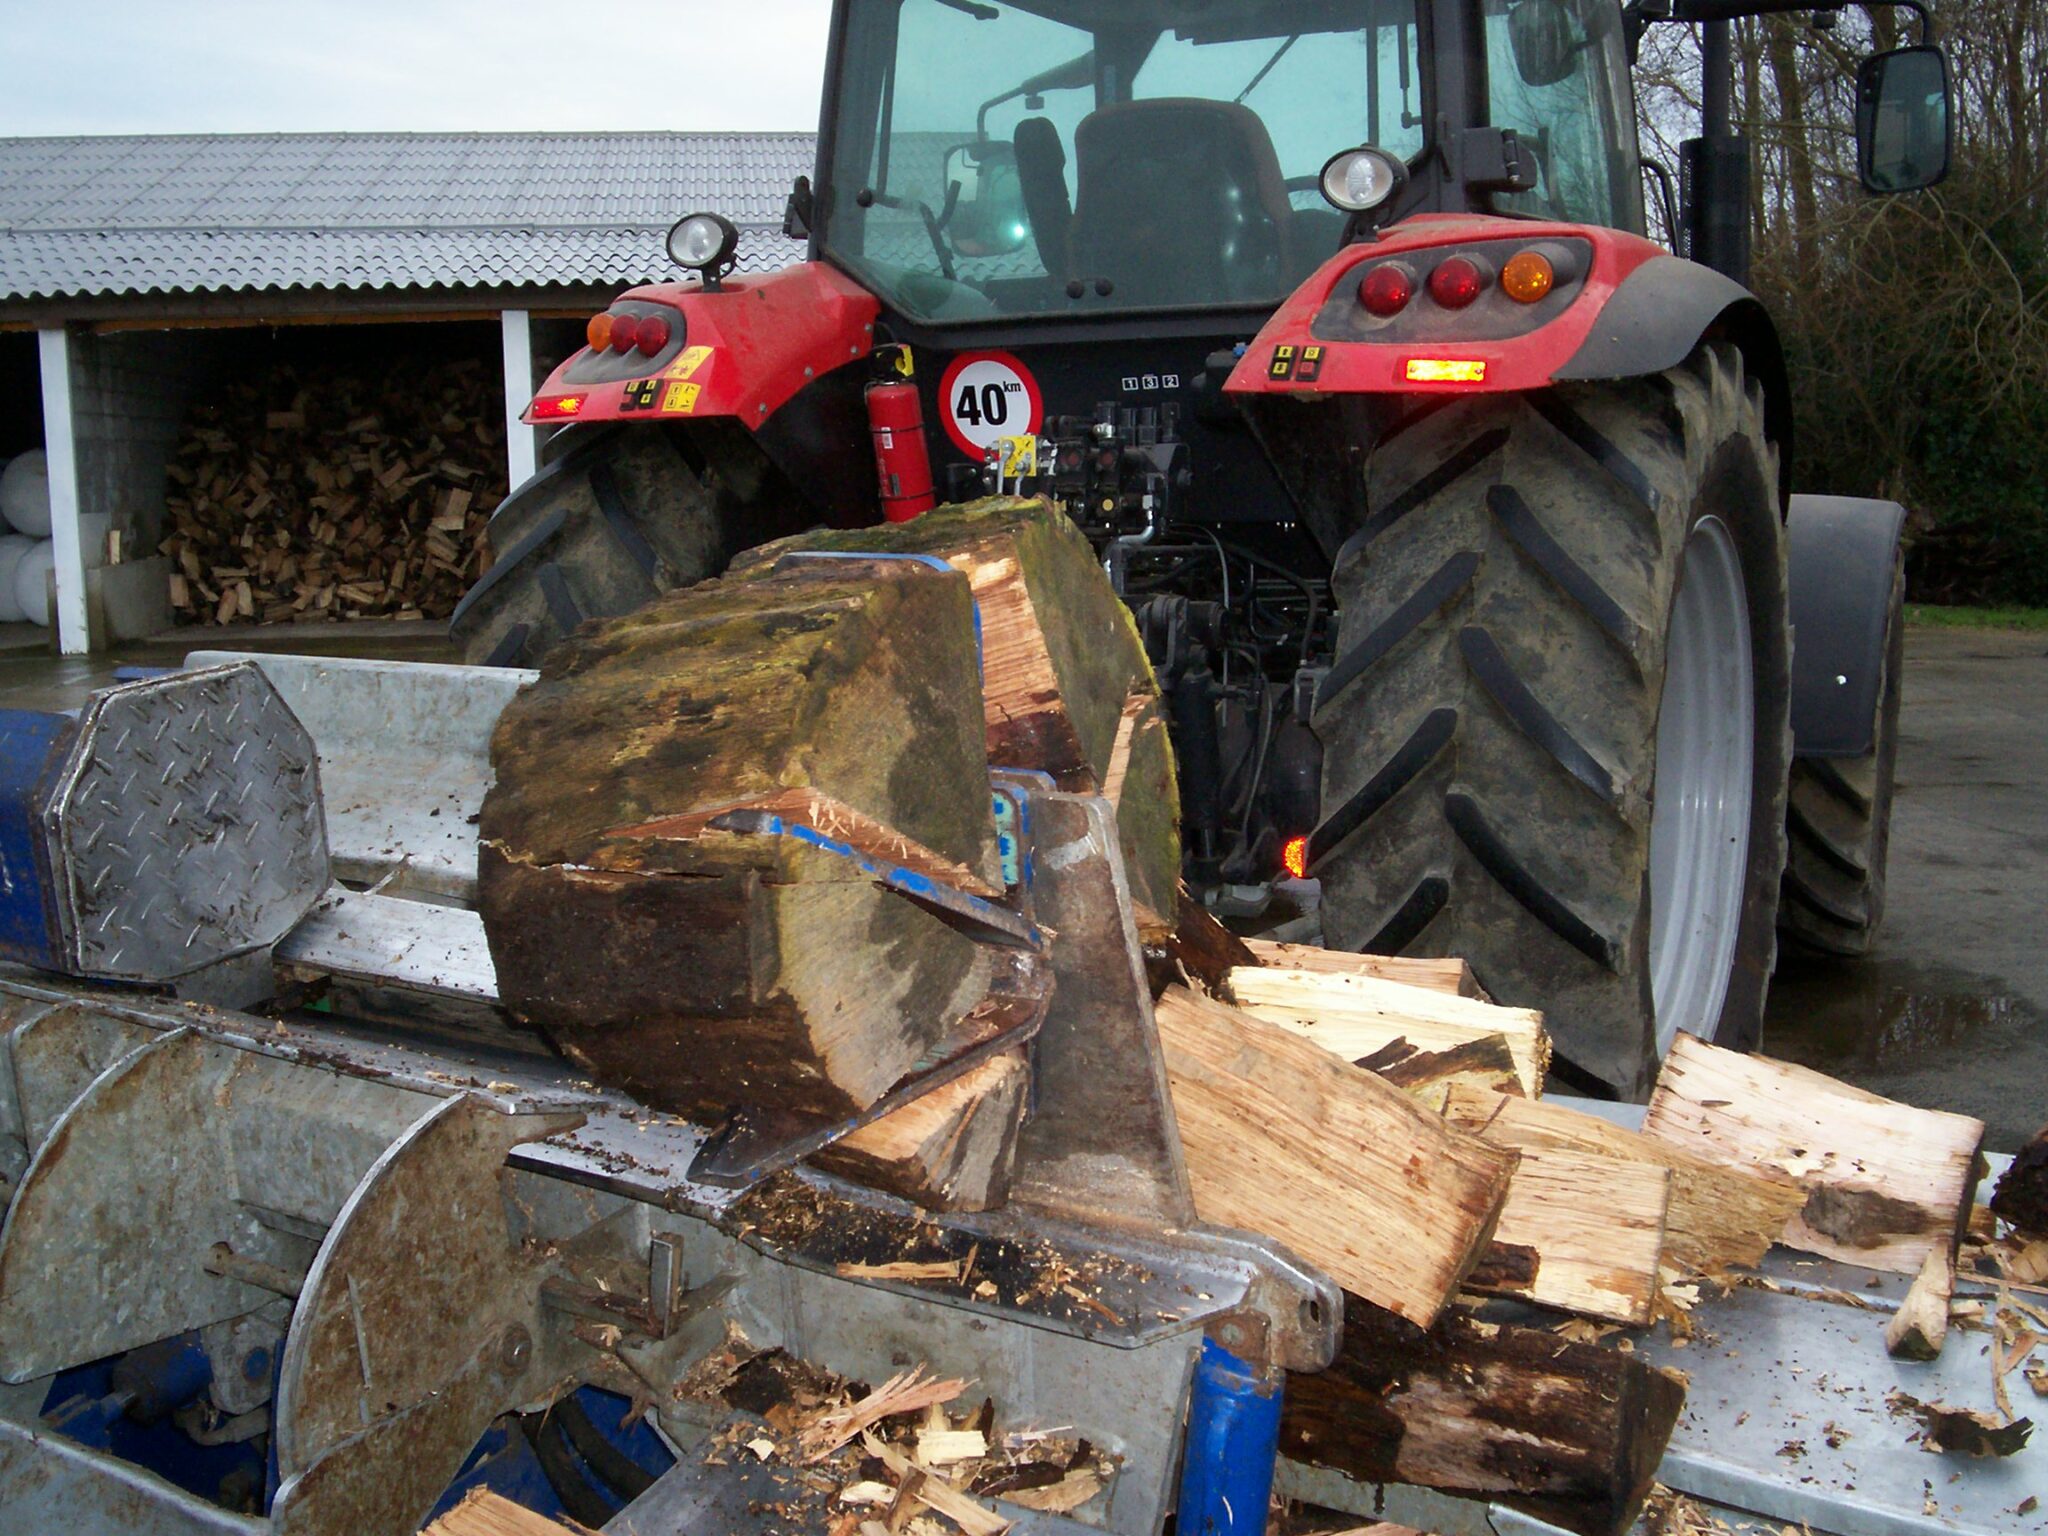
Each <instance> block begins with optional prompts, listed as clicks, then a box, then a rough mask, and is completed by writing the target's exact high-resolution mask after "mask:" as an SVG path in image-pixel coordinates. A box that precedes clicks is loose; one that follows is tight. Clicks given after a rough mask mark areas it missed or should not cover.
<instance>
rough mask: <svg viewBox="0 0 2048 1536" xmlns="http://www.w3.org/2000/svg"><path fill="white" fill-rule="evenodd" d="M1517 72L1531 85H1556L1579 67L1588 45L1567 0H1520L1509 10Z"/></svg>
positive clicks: (1512, 47) (1510, 32) (1510, 41)
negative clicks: (1579, 58) (1579, 56)
mask: <svg viewBox="0 0 2048 1536" xmlns="http://www.w3.org/2000/svg"><path fill="white" fill-rule="evenodd" d="M1508 46H1509V48H1511V49H1512V50H1513V51H1514V55H1515V73H1517V74H1518V75H1520V76H1521V77H1522V79H1523V80H1524V81H1525V82H1526V83H1528V84H1530V85H1555V84H1557V82H1558V81H1560V80H1562V79H1564V78H1565V77H1566V76H1567V75H1569V74H1570V73H1571V72H1572V71H1573V70H1574V69H1575V68H1577V67H1578V65H1577V61H1578V55H1579V50H1580V49H1581V48H1583V47H1584V46H1585V38H1584V37H1583V36H1582V35H1581V33H1580V29H1579V24H1578V22H1577V21H1576V20H1574V19H1573V16H1572V10H1571V7H1570V6H1569V5H1567V4H1566V3H1565V0H1521V3H1520V4H1518V5H1517V6H1516V7H1515V8H1514V9H1513V10H1511V11H1509V12H1508Z"/></svg>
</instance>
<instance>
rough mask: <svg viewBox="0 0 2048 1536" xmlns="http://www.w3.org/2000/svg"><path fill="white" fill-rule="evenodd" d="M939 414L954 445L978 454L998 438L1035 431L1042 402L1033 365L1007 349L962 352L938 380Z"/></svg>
mask: <svg viewBox="0 0 2048 1536" xmlns="http://www.w3.org/2000/svg"><path fill="white" fill-rule="evenodd" d="M939 420H940V421H942V422H944V423H945V427H946V436H948V437H950V438H952V439H953V445H954V446H955V447H956V448H958V449H959V450H960V451H961V452H962V453H964V454H966V455H968V457H970V458H974V459H979V458H980V457H981V456H982V455H983V454H985V453H986V452H987V451H988V450H989V449H990V448H991V447H993V446H994V445H995V441H996V439H997V438H1001V437H1024V436H1028V435H1030V434H1032V433H1035V432H1037V431H1038V429H1039V427H1040V426H1041V425H1042V424H1043V423H1044V420H1045V402H1044V400H1043V399H1042V398H1041V397H1040V396H1039V393H1038V380H1036V379H1034V378H1033V377H1031V370H1030V369H1028V368H1026V367H1025V366H1024V365H1023V364H1022V363H1020V362H1018V361H1017V359H1016V358H1014V357H1012V356H1011V355H1010V354H1009V353H1007V352H965V353H962V354H961V355H960V356H959V357H956V358H954V359H953V361H952V363H951V364H950V365H949V366H948V367H947V369H946V374H945V377H944V378H942V379H941V380H940V381H939Z"/></svg>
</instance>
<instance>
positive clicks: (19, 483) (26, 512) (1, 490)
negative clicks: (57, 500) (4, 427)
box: [0, 448, 50, 539]
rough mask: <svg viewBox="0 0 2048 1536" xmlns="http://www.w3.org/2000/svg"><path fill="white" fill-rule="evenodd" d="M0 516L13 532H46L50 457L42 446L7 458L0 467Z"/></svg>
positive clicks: (38, 534)
mask: <svg viewBox="0 0 2048 1536" xmlns="http://www.w3.org/2000/svg"><path fill="white" fill-rule="evenodd" d="M0 517H5V518H6V519H7V525H8V526H9V527H10V528H12V529H13V530H14V531H15V532H16V533H25V534H27V535H28V536H29V537H30V538H32V539H47V538H48V537H49V536H50V461H49V457H48V455H46V454H45V453H44V452H43V450H42V449H40V448H33V449H30V450H29V451H28V452H27V453H24V454H21V455H20V456H19V457H17V458H13V459H9V460H8V461H7V468H6V469H4V470H0Z"/></svg>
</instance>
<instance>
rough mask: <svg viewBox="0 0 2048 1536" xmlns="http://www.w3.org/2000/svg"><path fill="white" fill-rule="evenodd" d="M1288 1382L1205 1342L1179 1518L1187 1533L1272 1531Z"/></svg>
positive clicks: (1212, 1535)
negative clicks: (1269, 1510)
mask: <svg viewBox="0 0 2048 1536" xmlns="http://www.w3.org/2000/svg"><path fill="white" fill-rule="evenodd" d="M1285 1379H1286V1378H1285V1376H1284V1374H1283V1373H1282V1372H1280V1371H1278V1370H1270V1371H1266V1372H1260V1371H1259V1370H1257V1369H1256V1368H1255V1367H1253V1366H1252V1365H1250V1364H1249V1363H1248V1362H1246V1361H1243V1360H1240V1359H1239V1358H1238V1357H1237V1356H1236V1355H1233V1354H1232V1353H1231V1352H1230V1351H1229V1350H1227V1349H1225V1348H1224V1347H1223V1346H1222V1345H1220V1344H1218V1343H1217V1342H1216V1341H1215V1340H1213V1339H1204V1340H1203V1341H1202V1356H1201V1359H1200V1360H1198V1361H1197V1362H1196V1364H1195V1386H1194V1391H1193V1392H1192V1393H1191V1394H1189V1397H1188V1436H1187V1450H1186V1452H1185V1454H1184V1455H1183V1456H1182V1458H1181V1468H1180V1506H1179V1514H1178V1515H1177V1516H1176V1518H1175V1529H1176V1530H1178V1531H1180V1532H1182V1533H1183V1536H1233V1533H1244V1536H1261V1533H1263V1532H1264V1531H1265V1529H1266V1504H1267V1501H1268V1500H1269V1499H1270V1498H1271V1497H1272V1494H1273V1460H1274V1458H1275V1457H1276V1456H1277V1455H1278V1454H1279V1451H1280V1404H1281V1399H1282V1386H1283V1383H1284V1381H1285Z"/></svg>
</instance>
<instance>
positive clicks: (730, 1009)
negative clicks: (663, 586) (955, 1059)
mask: <svg viewBox="0 0 2048 1536" xmlns="http://www.w3.org/2000/svg"><path fill="white" fill-rule="evenodd" d="M492 764H493V767H494V769H495V771H496V782H495V784H494V786H493V787H492V789H491V791H490V793H489V794H488V795H487V796H486V797H485V800H484V806H483V812H482V817H481V823H480V826H479V833H480V836H481V852H480V860H479V872H478V906H479V908H480V910H481V912H482V915H483V920H484V928H485V932H486V934H487V936H488V937H489V939H490V945H491V953H492V958H493V959H494V961H495V962H496V965H497V972H498V983H499V990H500V995H501V996H502V998H503V999H504V1001H505V1004H506V1006H507V1007H508V1008H510V1009H511V1010H512V1011H513V1012H514V1013H515V1014H517V1015H518V1016H519V1017H521V1018H524V1019H527V1020H530V1021H531V1022H534V1023H536V1024H539V1025H541V1026H542V1027H543V1028H545V1029H546V1030H547V1031H548V1032H549V1034H550V1035H551V1036H552V1037H553V1038H554V1040H555V1041H556V1043H557V1044H558V1045H559V1046H560V1047H561V1048H562V1049H563V1050H564V1052H566V1053H567V1054H568V1055H570V1056H571V1057H572V1059H575V1060H577V1061H579V1062H582V1063H584V1064H585V1065H586V1066H587V1067H588V1068H589V1070H590V1071H591V1072H592V1073H593V1075H595V1076H597V1077H598V1078H599V1079H601V1080H603V1081H605V1082H608V1083H611V1084H614V1085H616V1086H619V1087H622V1088H626V1089H628V1090H630V1091H632V1092H634V1093H636V1094H638V1095H639V1096H641V1097H642V1098H644V1099H646V1100H647V1101H648V1102H650V1103H653V1104H656V1105H659V1106H661V1107H664V1108H668V1109H672V1110H675V1111H678V1112H680V1113H683V1114H688V1115H692V1116H696V1117H699V1118H720V1117H722V1116H723V1115H724V1114H725V1113H726V1112H727V1111H729V1110H731V1109H733V1108H735V1107H739V1106H747V1107H751V1108H755V1109H760V1110H771V1111H781V1112H785V1113H788V1114H794V1115H798V1116H801V1117H805V1118H812V1119H820V1120H831V1119H838V1118H842V1117H843V1116H844V1115H846V1114H847V1113H850V1112H852V1111H854V1110H858V1109H863V1108H865V1107H866V1106H868V1105H869V1104H872V1103H873V1102H874V1101H875V1100H876V1099H878V1098H880V1097H881V1096H882V1095H883V1094H884V1093H885V1092H887V1091H888V1090H889V1089H890V1088H891V1087H893V1086H894V1085H895V1084H896V1083H897V1082H898V1081H899V1080H901V1079H902V1078H903V1077H904V1076H905V1075H906V1074H907V1073H908V1072H909V1071H910V1070H911V1069H912V1068H913V1067H914V1065H915V1064H916V1063H917V1062H918V1061H919V1060H920V1058H921V1057H923V1056H924V1055H925V1054H926V1053H927V1052H928V1051H929V1050H930V1049H932V1048H933V1047H934V1046H935V1045H936V1044H937V1043H939V1042H940V1041H941V1040H943V1039H945V1038H947V1037H948V1036H949V1033H950V1031H951V1030H952V1029H953V1028H954V1027H955V1025H956V1024H957V1022H958V1020H959V1019H960V1018H961V1016H962V1015H963V1014H964V1013H966V1012H967V1011H968V1010H969V1009H971V1008H973V1007H974V1006H975V1005H976V1004H977V1003H978V1002H979V1001H980V999H981V997H982V995H983V993H984V992H985V990H986V987H987V980H988V963H987V958H986V955H985V953H984V951H983V950H982V948H981V947H980V946H979V945H977V944H975V943H973V942H972V941H970V940H969V939H967V938H965V937H963V936H962V935H961V934H959V933H958V932H956V931H955V930H954V929H952V928H950V927H948V926H946V925H945V924H944V923H942V922H940V921H939V920H938V919H937V918H936V917H934V916H933V915H931V913H930V912H928V911H927V910H925V909H924V908H922V907H920V906H917V905H915V904H913V903H912V902H911V901H909V900H908V899H906V898H905V897H903V896H900V895H897V894H894V893H893V892H891V891H889V890H886V889H884V888H883V887H882V886H881V885H879V884H878V883H877V882H876V880H875V879H874V878H873V875H872V873H871V872H870V871H869V870H867V869H864V868H863V867H862V865H861V862H860V861H859V860H858V859H856V858H852V857H847V856H844V855H842V854H840V853H837V852H834V851H832V850H831V849H830V848H827V847H821V846H818V844H817V842H816V841H815V840H811V841H806V840H804V839H803V838H801V837H799V836H797V835H775V834H774V833H772V832H769V831H764V830H760V829H759V827H758V825H757V824H756V823H752V822H742V823H739V824H736V829H734V830H725V829H721V826H720V825H719V824H718V822H717V820H716V818H715V817H707V815H706V813H711V812H716V813H721V814H731V813H733V812H734V811H736V810H738V811H745V810H747V809H749V808H765V809H766V810H769V811H772V812H773V813H774V814H775V815H776V816H778V817H779V818H780V823H779V824H780V825H782V826H785V827H805V828H808V829H810V830H812V831H814V832H816V833H819V834H822V835H824V836H825V837H829V838H831V839H834V840H836V841H837V843H839V844H852V845H853V847H854V848H855V850H856V851H857V852H859V853H862V854H865V855H867V856H869V857H872V858H877V859H881V860H884V861H891V862H900V863H905V864H908V865H911V866H912V867H917V868H920V869H922V870H924V871H925V872H927V873H931V872H937V873H940V874H941V875H942V876H943V875H944V873H945V872H947V871H952V872H954V873H955V874H956V875H957V877H958V880H957V883H960V884H963V885H969V886H979V887H981V888H982V889H993V888H995V886H996V885H997V884H998V882H999V878H1000V877H999V865H998V863H997V859H996V852H995V840H994V827H993V820H992V815H991V811H990V802H989V793H988V771H987V763H986V759H985V757H984V755H983V753H982V748H981V710H980V699H979V692H978V688H977V679H976V675H975V651H974V635H973V619H972V613H971V608H970V602H969V595H968V592H967V585H966V582H965V581H964V580H963V579H961V578H960V577H958V576H957V575H954V574H952V573H950V572H945V571H936V570H932V569H930V568H929V567H925V566H921V565H908V564H902V563H896V562H859V563H856V564H837V563H835V564H833V565H831V566H826V565H823V564H814V565H812V566H810V567H808V568H805V569H802V570H798V571H794V572H791V573H789V574H786V575H780V576H773V577H764V578H762V579H758V580H752V581H730V580H728V581H721V582H708V583H705V584H704V585H702V586H698V587H694V588H690V589H688V590H685V591H680V592H673V593H670V594H668V595H667V596H665V597H663V598H661V599H659V600H658V601H656V602H654V603H651V604H649V605H648V606H647V607H645V608H643V609H641V610H640V611H639V612H638V613H635V614H632V615H629V616H627V617H625V618H621V619H614V620H609V621H606V622H603V623H600V624H596V625H591V626H586V627H585V628H584V629H582V630H579V631H578V632H577V633H576V634H575V635H573V636H572V637H571V638H570V639H569V640H567V641H565V642H564V643H563V644H562V645H561V646H560V647H559V648H558V649H557V650H556V651H555V652H554V653H553V654H552V655H551V656H550V657H549V658H548V660H547V662H546V664H545V665H544V667H543V669H542V673H541V677H540V680H539V681H538V682H537V683H535V684H534V685H533V686H532V687H530V688H528V689H526V690H525V691H523V692H522V693H521V694H520V695H519V696H518V697H517V698H516V699H514V701H513V702H512V704H511V706H510V707H509V708H507V710H506V711H505V714H504V716H503V717H502V718H501V719H500V721H499V724H498V728H497V732H496V734H495V736H494V738H493V741H492Z"/></svg>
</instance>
